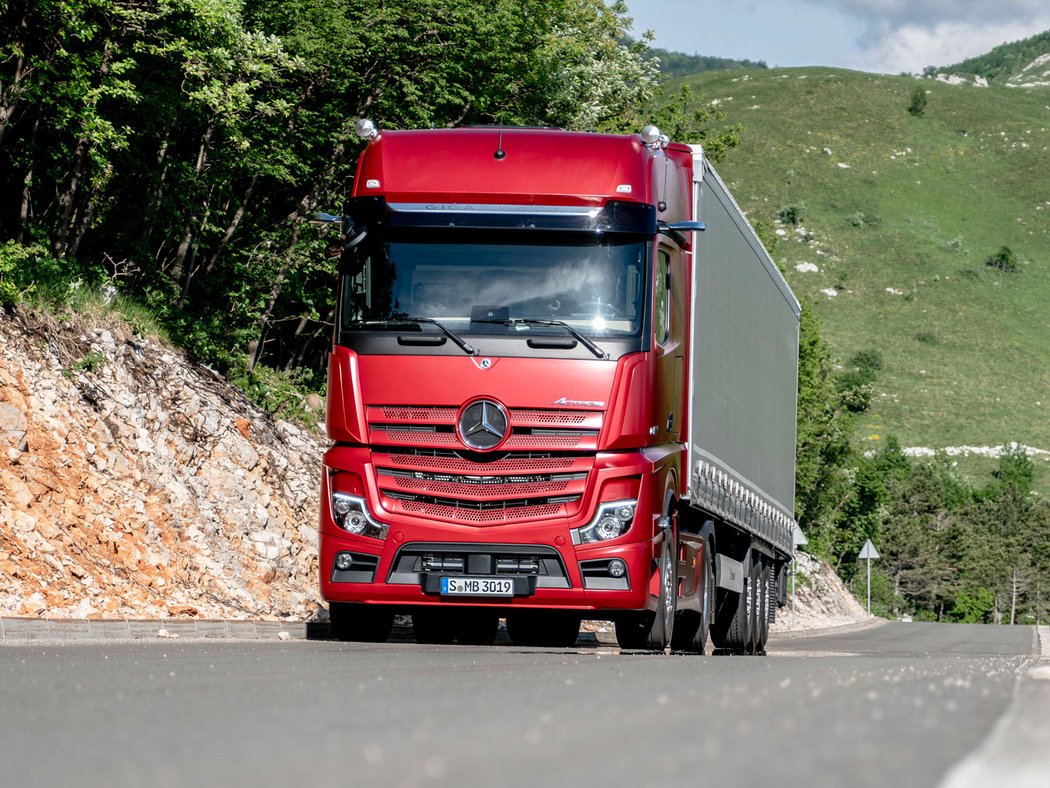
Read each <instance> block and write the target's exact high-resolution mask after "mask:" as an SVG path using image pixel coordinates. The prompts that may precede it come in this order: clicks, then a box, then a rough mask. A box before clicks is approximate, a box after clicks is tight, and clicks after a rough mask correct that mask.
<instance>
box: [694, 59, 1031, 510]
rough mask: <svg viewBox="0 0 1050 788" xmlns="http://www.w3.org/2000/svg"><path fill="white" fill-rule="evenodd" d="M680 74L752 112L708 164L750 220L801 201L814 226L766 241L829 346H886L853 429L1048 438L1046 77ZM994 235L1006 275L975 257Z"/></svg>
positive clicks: (841, 351) (869, 438)
mask: <svg viewBox="0 0 1050 788" xmlns="http://www.w3.org/2000/svg"><path fill="white" fill-rule="evenodd" d="M685 81H686V82H688V83H689V84H690V85H691V86H692V87H693V88H694V90H695V91H696V93H697V94H699V95H701V96H702V97H703V100H704V101H705V102H709V101H711V100H712V99H718V100H719V107H720V108H721V109H722V110H724V111H725V112H726V114H727V122H730V123H742V124H743V125H744V126H745V128H746V130H745V133H744V137H743V144H742V146H741V147H740V148H738V149H736V150H733V151H731V152H730V154H729V156H728V157H727V159H726V161H724V162H722V163H721V164H720V165H718V170H719V172H720V174H721V175H722V177H723V178H724V179H725V180H726V181H727V183H728V184H729V186H730V188H731V189H732V191H733V193H734V195H735V196H736V198H737V200H738V201H739V202H740V204H741V206H742V207H743V208H744V210H745V211H747V212H748V214H749V216H750V217H751V218H752V220H762V221H766V222H773V221H774V220H775V219H776V218H777V216H778V214H779V213H780V212H781V211H782V210H783V209H784V208H786V207H793V206H794V207H797V208H798V213H799V215H800V222H799V223H800V225H802V226H804V227H805V228H806V230H807V231H809V233H811V234H812V238H811V239H810V240H809V241H801V240H796V238H797V236H796V235H795V234H794V233H791V232H790V231H791V230H792V229H793V228H791V227H790V226H785V227H784V229H786V230H788V231H789V237H788V238H786V239H784V240H781V242H780V243H779V244H778V246H777V249H776V252H775V257H776V258H777V259H778V262H780V263H781V264H782V265H783V267H784V268H785V269H786V270H787V277H788V280H789V282H790V283H791V286H792V287H793V288H794V289H795V292H796V293H797V294H798V295H799V296H800V298H803V299H804V300H805V301H806V303H807V304H810V305H811V308H813V309H816V310H817V311H818V313H819V314H820V316H821V317H822V318H823V320H824V323H825V331H826V334H827V339H828V341H829V343H830V344H831V347H832V349H833V352H834V354H835V356H836V357H837V358H839V359H848V358H850V357H851V356H853V355H854V354H855V353H857V352H859V351H863V350H878V351H879V353H880V354H881V355H882V358H883V362H884V364H883V368H882V369H881V370H880V371H879V372H878V376H877V378H876V381H875V391H876V393H875V397H874V399H873V405H872V409H871V412H870V413H868V414H866V418H865V419H863V420H862V425H861V428H860V429H859V431H858V436H857V437H858V441H859V442H860V443H861V445H862V446H863V447H871V446H875V445H878V443H879V442H880V441H882V440H885V438H886V437H887V436H890V435H893V436H896V437H897V438H898V439H899V440H900V441H901V443H902V445H905V446H929V447H934V448H936V447H944V446H959V445H991V446H994V445H999V444H1002V443H1005V442H1008V441H1018V442H1020V443H1024V444H1027V445H1031V446H1036V447H1039V448H1043V449H1050V308H1048V305H1050V189H1048V184H1050V89H1045V88H1044V89H1032V90H1018V89H1010V88H1005V87H994V86H993V87H991V88H977V87H974V86H970V85H966V86H953V85H947V84H943V83H940V82H936V81H934V80H929V79H927V80H922V82H921V83H920V82H918V81H917V80H916V79H915V78H913V77H896V76H885V75H874V74H865V73H859V72H850V71H842V70H836V69H826V68H806V69H773V70H764V71H760V70H756V71H749V72H740V71H733V72H718V73H709V74H701V75H696V76H694V77H688V78H686V80H685ZM917 84H921V85H922V86H923V87H925V88H926V89H927V90H928V91H929V96H928V99H929V100H928V103H927V105H926V108H925V113H924V115H923V117H914V116H912V115H910V114H909V113H908V111H907V110H908V105H909V103H910V101H911V95H912V93H913V91H914V89H915V86H916V85H917ZM829 151H830V152H829ZM842 165H847V166H842ZM1003 246H1007V247H1009V248H1010V249H1011V250H1012V251H1013V252H1014V254H1015V255H1016V257H1017V260H1018V263H1019V265H1018V271H1017V272H1016V273H1007V272H1002V271H998V270H996V269H994V268H991V267H989V266H986V265H985V260H986V259H988V258H989V257H991V256H992V255H994V254H995V253H997V252H998V251H999V250H1000V248H1001V247H1003ZM802 262H809V263H813V264H815V265H817V266H818V267H819V269H820V270H819V272H815V273H799V272H798V271H796V269H795V266H796V265H797V264H799V263H802ZM829 288H831V289H835V290H836V291H837V292H838V295H837V296H836V297H834V298H831V297H828V296H826V295H824V294H822V293H821V291H822V290H825V289H829ZM888 290H892V291H894V292H888ZM875 436H878V437H875ZM970 465H971V464H970V463H967V471H968V472H973V473H975V474H977V475H978V476H981V475H982V474H985V473H986V468H985V466H986V465H987V466H988V468H991V467H994V461H991V462H990V463H989V461H978V462H977V463H976V466H975V467H973V468H972V469H971V467H970ZM1043 465H1045V463H1042V462H1037V466H1040V467H1041V466H1043ZM977 466H979V467H977ZM1037 482H1041V483H1039V484H1038V487H1039V488H1040V489H1041V490H1042V491H1043V492H1044V493H1047V492H1050V472H1046V471H1042V470H1041V471H1040V472H1038V476H1037Z"/></svg>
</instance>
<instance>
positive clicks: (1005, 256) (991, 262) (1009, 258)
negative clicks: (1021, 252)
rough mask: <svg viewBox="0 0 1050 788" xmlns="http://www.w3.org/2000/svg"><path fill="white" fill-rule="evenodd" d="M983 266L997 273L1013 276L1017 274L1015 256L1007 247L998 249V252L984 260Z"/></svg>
mask: <svg viewBox="0 0 1050 788" xmlns="http://www.w3.org/2000/svg"><path fill="white" fill-rule="evenodd" d="M984 264H985V265H986V266H988V267H989V268H994V269H996V270H997V271H1003V272H1004V273H1008V274H1013V273H1016V272H1017V255H1015V254H1014V253H1013V250H1012V249H1010V247H1009V246H1001V247H999V251H998V252H996V253H995V254H993V255H989V256H988V257H987V258H985V261H984Z"/></svg>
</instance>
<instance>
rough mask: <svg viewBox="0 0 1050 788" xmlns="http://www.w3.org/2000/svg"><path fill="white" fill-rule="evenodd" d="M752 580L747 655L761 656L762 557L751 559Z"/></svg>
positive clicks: (750, 576) (750, 585) (749, 600)
mask: <svg viewBox="0 0 1050 788" xmlns="http://www.w3.org/2000/svg"><path fill="white" fill-rule="evenodd" d="M748 577H749V579H750V581H751V582H750V583H749V587H750V589H751V594H750V598H749V599H748V603H749V605H750V606H751V614H750V616H749V618H750V619H751V620H750V621H749V622H748V628H747V653H748V654H760V653H761V646H760V645H759V641H760V640H761V636H762V631H761V629H762V628H761V625H760V623H759V622H760V619H761V618H762V609H763V607H764V606H763V604H762V592H763V583H762V557H761V556H758V557H757V558H752V559H751V573H750V574H749V575H748Z"/></svg>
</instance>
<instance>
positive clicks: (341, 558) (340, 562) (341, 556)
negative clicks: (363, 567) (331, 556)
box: [335, 553, 354, 572]
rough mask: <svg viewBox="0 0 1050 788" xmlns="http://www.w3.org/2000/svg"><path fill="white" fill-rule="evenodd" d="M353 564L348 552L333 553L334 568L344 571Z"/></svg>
mask: <svg viewBox="0 0 1050 788" xmlns="http://www.w3.org/2000/svg"><path fill="white" fill-rule="evenodd" d="M353 565H354V557H353V556H352V555H350V553H336V554H335V568H336V569H338V570H339V571H340V572H345V571H346V570H347V569H349V568H350V567H352V566H353Z"/></svg>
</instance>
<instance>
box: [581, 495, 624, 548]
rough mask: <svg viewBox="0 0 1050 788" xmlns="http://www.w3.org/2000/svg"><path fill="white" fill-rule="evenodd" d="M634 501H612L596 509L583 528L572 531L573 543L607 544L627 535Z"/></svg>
mask: <svg viewBox="0 0 1050 788" xmlns="http://www.w3.org/2000/svg"><path fill="white" fill-rule="evenodd" d="M635 503H636V502H635V501H613V502H610V503H603V504H602V505H601V506H599V507H598V513H597V514H596V515H595V516H594V519H593V520H591V521H590V522H589V523H588V524H587V525H585V526H584V527H583V528H579V529H574V530H573V532H572V536H573V542H575V543H576V544H592V543H594V542H607V541H609V540H610V539H616V538H617V537H619V536H623V535H624V534H625V533H627V531H628V529H630V527H631V523H633V522H634V509H635Z"/></svg>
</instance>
